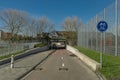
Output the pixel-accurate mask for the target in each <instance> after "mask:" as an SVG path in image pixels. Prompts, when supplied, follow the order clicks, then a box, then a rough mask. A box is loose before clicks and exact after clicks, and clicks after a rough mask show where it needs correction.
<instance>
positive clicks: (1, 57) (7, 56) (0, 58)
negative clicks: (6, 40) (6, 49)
mask: <svg viewBox="0 0 120 80" xmlns="http://www.w3.org/2000/svg"><path fill="white" fill-rule="evenodd" d="M25 51H26V50H23V51H19V52H16V53H12V54H8V55H5V56H0V60H2V59H5V58H9V57H11V55H17V54H22V53H23V52H25Z"/></svg>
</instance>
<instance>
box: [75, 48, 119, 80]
mask: <svg viewBox="0 0 120 80" xmlns="http://www.w3.org/2000/svg"><path fill="white" fill-rule="evenodd" d="M75 48H77V49H78V50H79V51H80V52H82V53H83V54H85V55H87V56H88V57H90V58H92V59H94V60H95V61H97V62H100V53H99V52H96V51H93V50H90V49H86V48H81V47H78V46H76V47H75ZM100 73H101V74H103V75H104V76H105V77H106V78H107V80H120V57H116V56H111V55H107V54H103V67H102V69H101V70H100Z"/></svg>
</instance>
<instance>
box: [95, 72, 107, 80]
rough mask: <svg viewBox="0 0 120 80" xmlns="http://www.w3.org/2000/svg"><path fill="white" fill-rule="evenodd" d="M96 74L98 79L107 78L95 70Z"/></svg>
mask: <svg viewBox="0 0 120 80" xmlns="http://www.w3.org/2000/svg"><path fill="white" fill-rule="evenodd" d="M96 75H97V76H98V77H99V78H100V80H107V79H106V78H105V77H104V76H103V75H102V74H101V73H100V72H99V71H97V72H96Z"/></svg>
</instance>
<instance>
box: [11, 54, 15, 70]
mask: <svg viewBox="0 0 120 80" xmlns="http://www.w3.org/2000/svg"><path fill="white" fill-rule="evenodd" d="M13 68H14V55H12V56H11V69H13Z"/></svg>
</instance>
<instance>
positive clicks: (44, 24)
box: [37, 17, 55, 34]
mask: <svg viewBox="0 0 120 80" xmlns="http://www.w3.org/2000/svg"><path fill="white" fill-rule="evenodd" d="M54 26H55V25H54V23H52V22H51V21H49V20H48V19H47V17H41V18H40V20H38V26H37V29H38V34H41V33H42V32H51V31H53V30H54Z"/></svg>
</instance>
